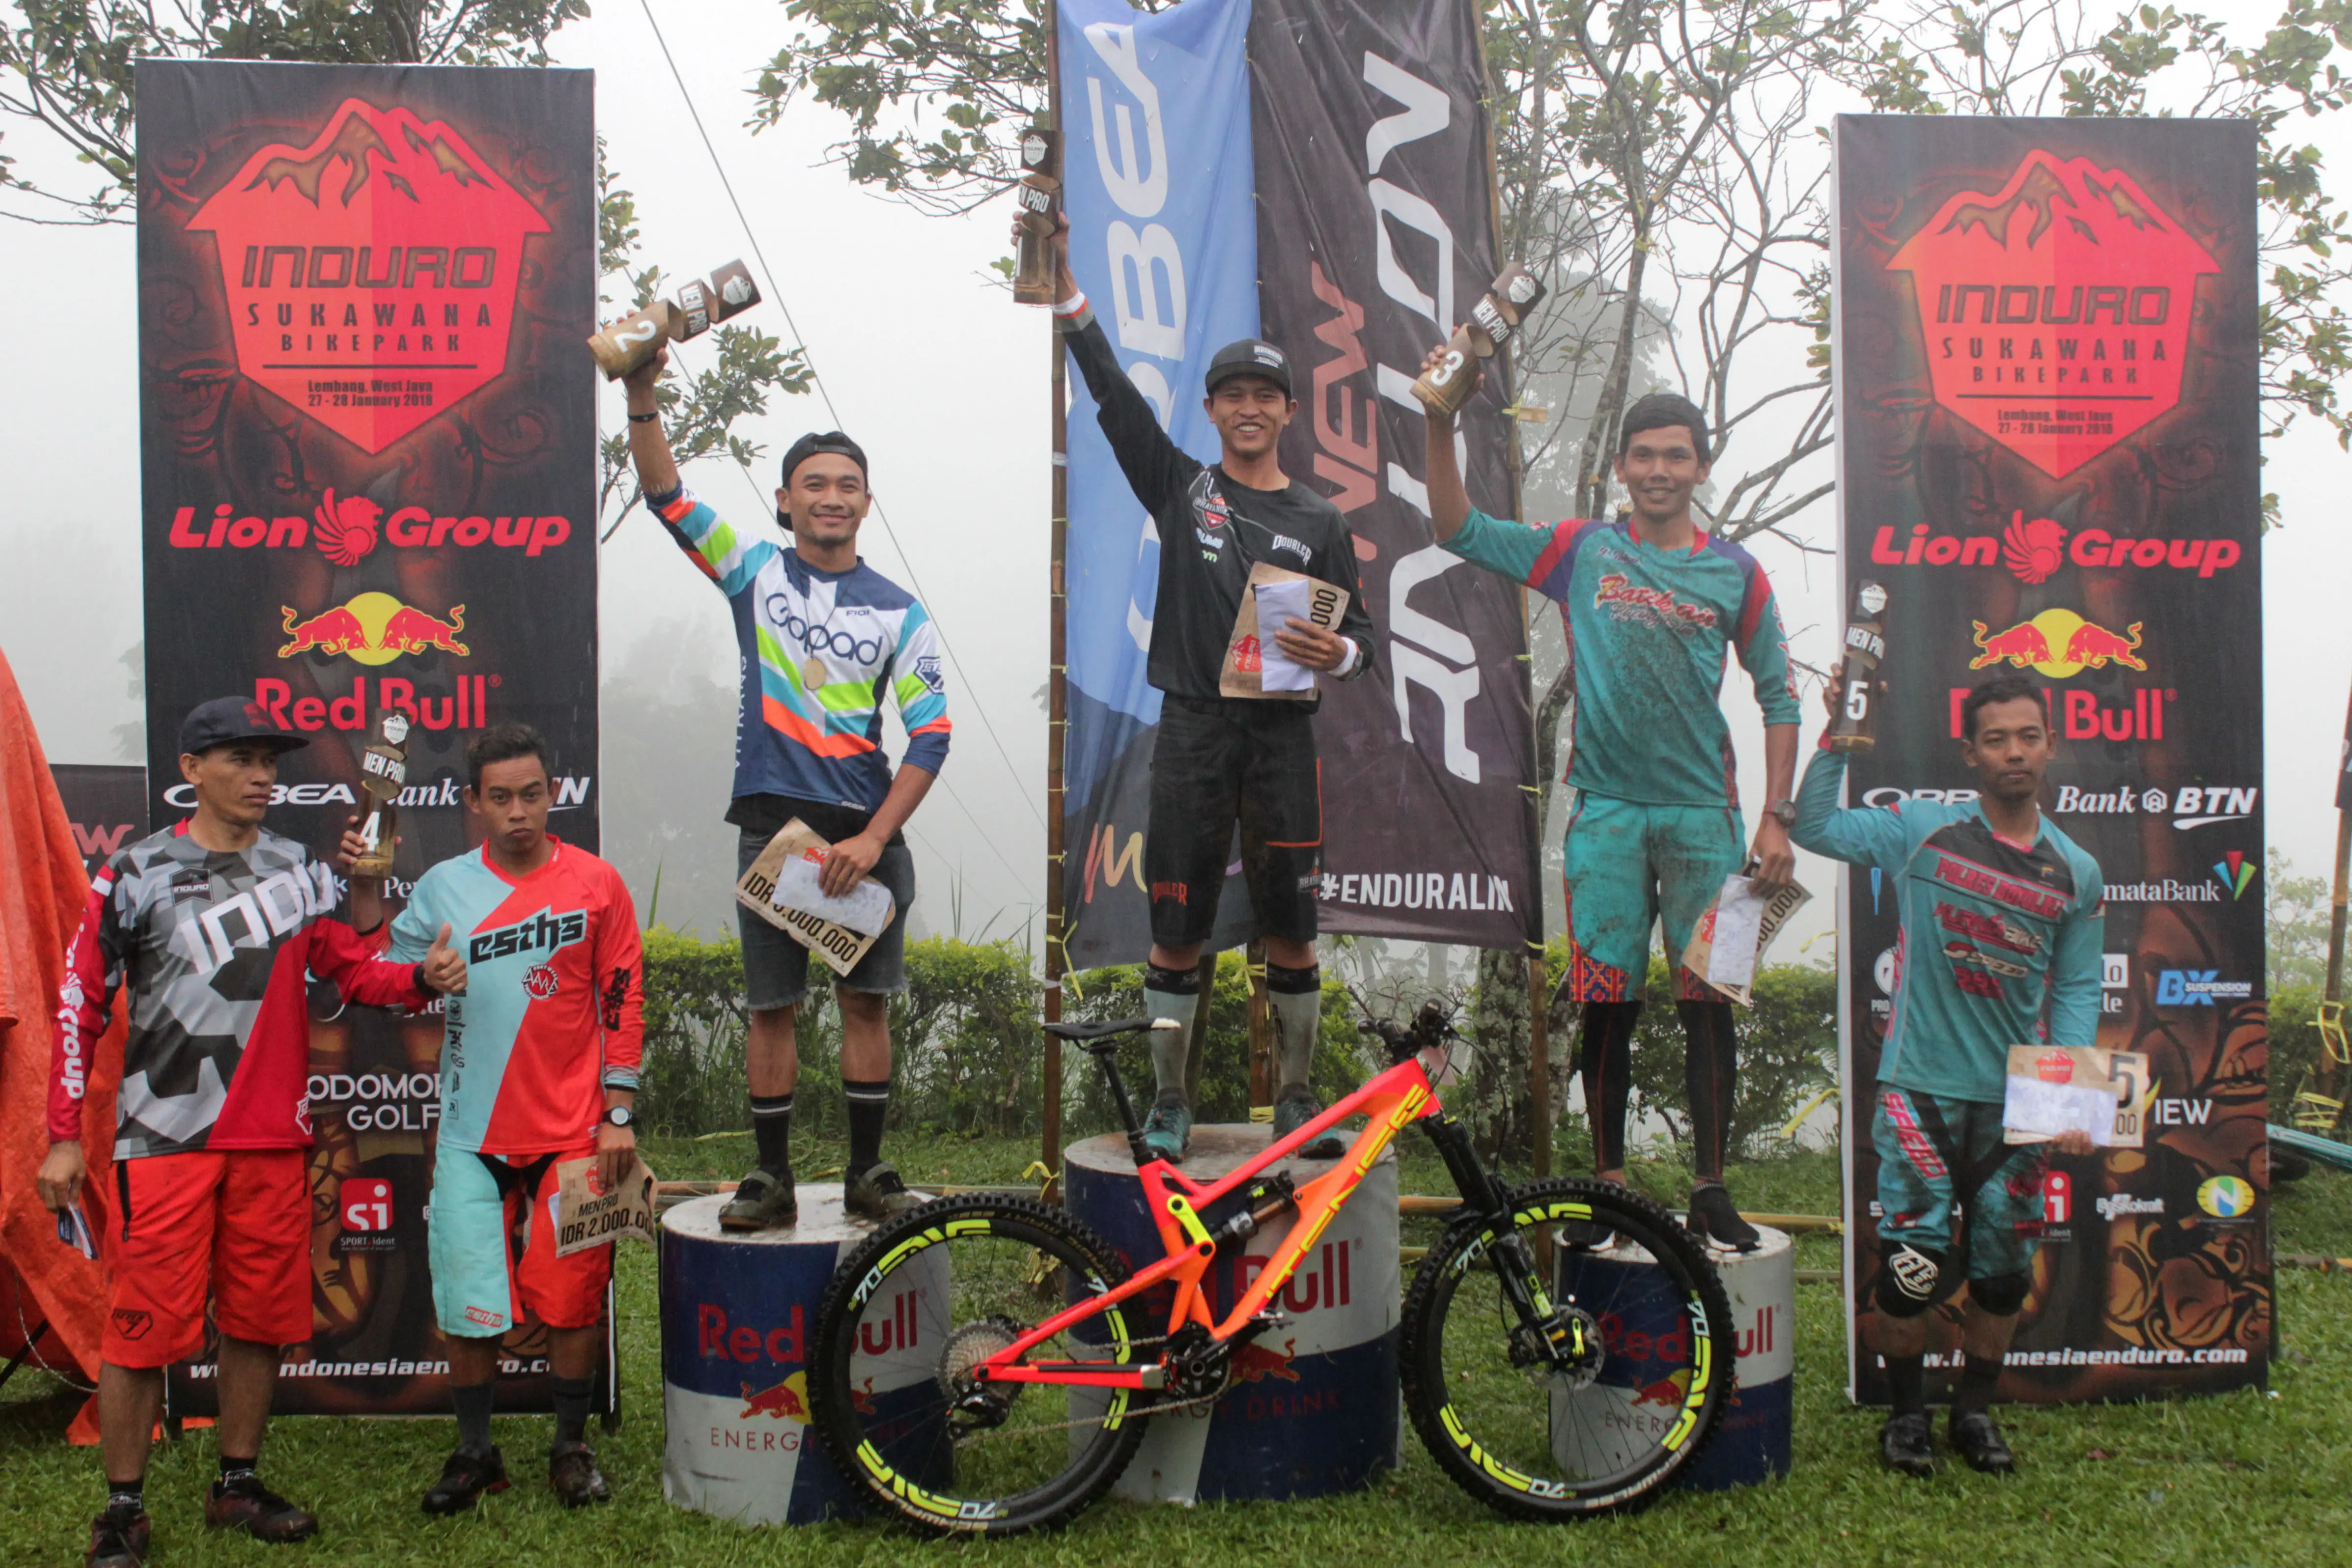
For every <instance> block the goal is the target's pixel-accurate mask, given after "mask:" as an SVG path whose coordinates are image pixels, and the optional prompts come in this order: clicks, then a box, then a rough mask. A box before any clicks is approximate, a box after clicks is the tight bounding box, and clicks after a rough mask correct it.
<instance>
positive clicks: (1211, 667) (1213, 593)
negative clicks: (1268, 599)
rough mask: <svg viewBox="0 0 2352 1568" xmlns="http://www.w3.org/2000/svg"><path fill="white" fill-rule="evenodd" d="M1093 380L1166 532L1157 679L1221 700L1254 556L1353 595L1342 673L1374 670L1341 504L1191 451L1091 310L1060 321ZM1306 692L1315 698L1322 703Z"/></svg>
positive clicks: (1116, 441)
mask: <svg viewBox="0 0 2352 1568" xmlns="http://www.w3.org/2000/svg"><path fill="white" fill-rule="evenodd" d="M1058 324H1059V325H1060V327H1061V328H1062V330H1063V331H1064V332H1065V333H1066V334H1067V336H1068V338H1069V342H1070V357H1071V358H1072V359H1074V360H1076V362H1077V365H1078V372H1079V374H1082V375H1084V376H1085V377H1086V378H1087V391H1088V392H1089V393H1091V394H1093V395H1094V400H1095V404H1096V406H1097V409H1098V410H1099V413H1098V415H1097V421H1098V423H1099V424H1100V425H1101V426H1102V431H1103V434H1104V435H1105V436H1106V437H1109V440H1110V447H1111V451H1112V452H1113V453H1115V454H1116V455H1117V456H1118V466H1119V468H1120V469H1121V470H1122V471H1124V472H1125V473H1126V475H1127V482H1128V485H1129V488H1131V489H1133V490H1134V491H1135V497H1136V499H1137V500H1139V501H1141V502H1142V503H1143V505H1144V507H1145V508H1146V509H1147V510H1150V513H1151V519H1152V522H1153V523H1154V525H1155V526H1157V527H1158V529H1159V530H1160V589H1159V595H1158V598H1157V600H1156V602H1155V604H1154V605H1153V609H1152V617H1151V657H1150V663H1149V665H1148V667H1147V668H1148V673H1149V675H1150V681H1151V684H1152V685H1154V686H1156V687H1158V688H1159V689H1160V690H1161V691H1164V692H1166V693H1168V694H1169V695H1170V696H1171V697H1190V698H1196V699H1201V700H1210V701H1214V700H1217V699H1218V696H1219V693H1218V690H1217V674H1218V671H1219V669H1220V668H1222V667H1223V663H1224V657H1225V644H1226V641H1227V640H1228V639H1229V638H1230V637H1232V636H1233V629H1234V616H1238V615H1239V614H1240V613H1241V604H1242V593H1243V591H1244V589H1245V588H1246V587H1247V586H1248V584H1249V574H1250V565H1251V563H1253V562H1256V561H1264V562H1265V563H1267V564H1268V565H1272V566H1284V567H1287V568H1289V569H1290V570H1291V571H1294V572H1304V573H1306V574H1307V575H1308V576H1310V577H1319V578H1321V579H1322V580H1323V581H1324V582H1326V583H1328V584H1332V585H1333V586H1334V587H1339V588H1344V589H1346V590H1347V592H1348V609H1347V613H1346V614H1345V615H1343V616H1341V617H1340V621H1339V634H1340V635H1341V636H1342V637H1349V638H1350V639H1352V640H1353V641H1354V643H1355V645H1356V647H1357V650H1358V654H1357V658H1356V662H1355V666H1354V668H1352V669H1350V670H1349V673H1348V675H1347V677H1346V678H1345V679H1351V680H1352V679H1355V678H1356V677H1358V676H1360V675H1361V674H1363V673H1364V671H1366V670H1368V669H1370V668H1371V667H1372V658H1373V654H1374V651H1375V637H1376V634H1375V633H1374V632H1373V629H1372V618H1371V616H1370V615H1369V614H1367V613H1366V612H1365V609H1364V594H1363V588H1362V585H1361V584H1360V583H1359V582H1358V580H1357V577H1356V551H1355V542H1354V541H1353V540H1352V539H1351V538H1350V537H1349V533H1348V524H1347V521H1346V519H1345V518H1344V517H1343V516H1342V515H1341V514H1340V511H1339V508H1338V507H1336V506H1333V505H1332V504H1331V503H1330V501H1329V500H1327V499H1325V498H1324V497H1322V496H1320V495H1318V494H1317V493H1316V492H1315V491H1313V490H1311V489H1307V487H1306V486H1305V485H1302V484H1300V483H1298V482H1297V480H1293V481H1292V482H1291V483H1290V484H1288V485H1287V486H1286V487H1284V488H1283V489H1278V490H1261V489H1251V488H1250V487H1248V486H1247V485H1243V484H1238V483H1236V482H1234V479H1232V478H1231V477H1230V476H1228V475H1227V474H1225V473H1224V471H1223V470H1222V469H1220V468H1213V467H1209V466H1207V465H1204V464H1202V463H1201V462H1200V461H1198V460H1197V459H1195V458H1192V457H1190V456H1189V455H1187V454H1186V453H1185V452H1184V450H1183V449H1182V448H1181V447H1178V446H1177V445H1176V443H1175V442H1173V441H1171V440H1170V439H1169V438H1168V433H1167V432H1166V431H1165V430H1163V429H1161V428H1160V420H1159V417H1158V416H1156V415H1154V414H1153V413H1152V411H1151V405H1150V403H1148V402H1146V401H1145V400H1144V397H1143V395H1142V394H1141V393H1139V392H1138V391H1137V390H1136V389H1135V384H1134V383H1133V382H1131V381H1129V380H1128V378H1127V373H1126V372H1125V371H1123V370H1121V369H1120V368H1119V364H1118V357H1117V355H1115V354H1114V353H1112V351H1111V346H1110V340H1109V339H1108V338H1107V337H1105V336H1104V335H1103V330H1102V327H1101V325H1100V324H1099V323H1098V322H1097V321H1096V320H1095V317H1094V311H1093V310H1091V309H1086V310H1080V311H1079V312H1078V313H1077V314H1076V316H1073V317H1070V318H1067V319H1066V320H1063V321H1060V322H1059V323H1058ZM1299 700H1300V701H1301V702H1303V703H1304V704H1305V705H1306V706H1307V707H1310V708H1311V707H1313V706H1315V705H1316V704H1318V703H1319V702H1320V701H1321V700H1322V698H1321V693H1320V691H1319V690H1318V692H1317V694H1316V695H1315V696H1314V697H1311V698H1302V699H1299Z"/></svg>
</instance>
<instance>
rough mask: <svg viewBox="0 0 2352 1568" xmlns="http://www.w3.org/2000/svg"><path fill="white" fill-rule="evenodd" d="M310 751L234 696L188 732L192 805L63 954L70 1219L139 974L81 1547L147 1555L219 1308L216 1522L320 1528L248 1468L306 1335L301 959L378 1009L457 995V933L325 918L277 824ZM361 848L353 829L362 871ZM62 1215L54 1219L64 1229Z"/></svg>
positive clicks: (101, 897) (300, 858)
mask: <svg viewBox="0 0 2352 1568" xmlns="http://www.w3.org/2000/svg"><path fill="white" fill-rule="evenodd" d="M307 744H309V742H306V741H304V740H303V739H302V738H301V737H300V736H299V735H289V734H288V733H286V732H285V731H282V730H279V729H278V728H277V727H276V726H274V725H273V724H271V722H270V721H269V716H268V712H267V711H266V710H264V709H263V708H262V707H261V706H260V705H259V704H258V703H254V702H248V701H247V700H245V699H243V698H238V697H223V698H218V699H216V700H213V701H210V702H206V703H204V704H202V705H201V706H199V707H198V708H197V709H196V710H194V711H193V712H191V713H190V714H189V715H188V717H187V719H186V721H185V722H184V723H183V724H182V725H181V727H180V776H181V777H182V778H184V779H185V780H186V781H187V782H188V784H190V785H191V786H192V787H193V789H194V793H195V797H196V811H195V815H194V816H193V817H191V818H189V819H188V820H187V821H185V822H184V823H181V824H179V825H177V826H173V827H167V828H164V829H163V831H161V832H159V833H154V834H151V835H150V836H149V837H145V838H142V839H141V840H140V841H139V842H138V843H136V844H133V845H131V846H129V847H125V848H122V849H120V850H117V851H116V852H115V853H114V854H113V855H112V856H111V857H110V858H109V859H108V860H107V863H106V865H105V866H104V867H103V868H101V869H100V871H99V874H98V875H97V877H96V878H94V879H92V880H91V882H90V889H89V904H88V906H87V909H86V910H85V912H84V915H83V918H82V925H81V930H80V931H79V933H78V934H77V935H76V936H75V937H74V940H73V945H72V946H71V947H70V948H69V949H68V951H67V970H66V979H65V984H64V986H63V988H62V992H63V994H61V995H60V997H59V998H58V1038H57V1045H56V1047H55V1048H54V1050H53V1052H52V1056H51V1064H52V1070H51V1073H50V1080H49V1116H48V1122H49V1152H48V1157H47V1159H46V1160H44V1161H43V1162H42V1163H41V1168H40V1171H39V1173H38V1174H37V1177H36V1184H37V1188H38V1190H39V1192H40V1195H41V1201H42V1202H43V1203H44V1204H45V1205H47V1206H48V1208H49V1209H50V1210H52V1211H53V1212H55V1213H57V1214H58V1215H61V1216H62V1215H66V1214H67V1212H68V1210H69V1209H75V1208H77V1205H78V1203H79V1198H80V1195H81V1190H82V1183H83V1177H84V1174H85V1165H84V1161H83V1157H82V1150H81V1138H82V1104H81V1102H82V1097H83V1093H84V1091H85V1089H87V1087H88V1085H89V1080H90V1078H91V1074H92V1067H93V1064H92V1061H91V1057H92V1054H93V1053H94V1052H95V1051H96V1049H97V1047H98V1044H99V1040H100V1037H101V1036H102V1035H104V1033H105V1032H106V1019H107V1014H108V1013H109V1011H110V1009H111V1006H112V1004H113V1000H114V993H115V991H116V990H117V989H118V988H119V987H121V986H122V985H125V984H127V985H129V987H130V989H131V1002H130V1007H129V1015H130V1016H129V1028H128V1031H127V1033H126V1035H125V1037H124V1040H123V1046H122V1077H121V1089H119V1090H118V1092H117V1095H116V1099H115V1138H114V1174H115V1196H114V1205H113V1206H114V1207H115V1208H116V1209H117V1210H119V1212H118V1213H115V1214H111V1215H106V1216H104V1219H103V1222H102V1224H101V1225H100V1237H99V1238H98V1239H99V1241H100V1245H101V1246H102V1247H103V1248H104V1253H103V1258H104V1263H105V1273H106V1292H107V1321H106V1333H105V1337H104V1342H103V1343H102V1345H101V1346H100V1368H99V1378H98V1423H99V1438H100V1447H101V1453H102V1456H103V1458H104V1460H105V1464H106V1482H107V1500H106V1510H105V1511H104V1512H103V1513H101V1514H100V1515H99V1516H98V1519H97V1521H95V1522H94V1523H93V1524H92V1525H91V1527H90V1536H89V1552H88V1557H87V1561H88V1562H89V1563H91V1564H93V1565H96V1568H125V1565H129V1568H135V1565H136V1564H137V1563H140V1562H142V1560H144V1559H145V1557H146V1555H147V1544H148V1533H149V1529H148V1522H147V1511H146V1506H145V1502H144V1489H145V1481H146V1472H147V1446H148V1438H149V1434H150V1433H151V1432H152V1430H153V1428H154V1425H155V1421H156V1419H157V1417H158V1416H160V1415H162V1413H163V1368H164V1367H166V1366H168V1365H169V1364H171V1363H173V1362H175V1361H181V1360H184V1359H186V1358H188V1357H191V1356H194V1355H195V1354H196V1353H198V1352H200V1351H201V1350H202V1348H203V1346H204V1342H205V1298H206V1296H207V1295H209V1296H210V1297H211V1299H212V1306H213V1320H214V1322H215V1324H216V1325H217V1327H218V1328H219V1331H220V1352H219V1355H220V1361H219V1366H220V1375H219V1381H218V1384H217V1387H218V1389H219V1392H220V1426H219V1435H220V1477H219V1479H217V1480H215V1482H214V1483H213V1486H212V1490H211V1492H210V1493H209V1494H208V1495H207V1496H206V1498H205V1522H206V1523H207V1524H210V1525H213V1526H215V1528H224V1527H225V1528H232V1529H238V1530H243V1531H247V1533H249V1534H251V1535H253V1536H255V1537H257V1539H260V1540H263V1541H281V1542H282V1541H300V1540H303V1539H305V1538H306V1537H308V1536H310V1535H311V1534H313V1533H315V1532H316V1531H317V1530H318V1528H319V1521H318V1520H317V1519H316V1518H314V1517H313V1516H312V1515H310V1513H308V1512H307V1511H305V1510H302V1509H299V1508H297V1507H295V1506H294V1505H293V1504H292V1503H290V1502H289V1501H287V1500H285V1499H284V1498H282V1497H279V1496H278V1494H277V1493H276V1492H273V1491H271V1490H270V1489H268V1488H267V1487H265V1486H263V1485H262V1484H261V1480H260V1478H259V1476H258V1475H257V1472H256V1468H255V1467H256V1465H257V1462H258V1457H259V1454H260V1451H261V1437H262V1432H263V1429H264V1427H265V1426H267V1425H268V1419H269V1404H270V1398H271V1395H272V1394H273V1393H274V1392H275V1390H276V1388H277V1384H278V1356H279V1353H280V1351H281V1348H282V1347H283V1346H286V1345H289V1344H294V1343H299V1342H302V1341H304V1340H307V1339H309V1338H310V1187H309V1182H308V1166H309V1160H308V1157H307V1155H306V1153H305V1151H306V1150H307V1149H308V1148H309V1147H310V1093H309V1082H310V1009H309V1005H308V1001H307V992H306V987H305V979H304V976H305V973H306V972H307V973H313V974H318V975H320V976H323V977H325V978H327V979H330V980H332V981H333V982H334V983H335V984H337V985H338V986H339V987H341V990H342V993H343V994H344V996H345V997H347V998H348V999H350V1000H352V1001H354V1002H362V1003H366V1004H367V1005H371V1006H378V1007H388V1006H403V1005H424V1004H425V1002H427V1001H429V1000H430V999H431V998H432V997H433V996H434V995H435V994H439V993H445V992H450V991H458V990H463V989H464V987H465V972H466V966H465V963H464V961H463V960H462V959H460V958H459V957H458V956H457V954H456V953H454V952H451V951H450V949H449V928H448V927H447V926H446V925H445V926H443V927H442V928H441V931H440V935H439V936H438V937H437V938H436V940H435V941H434V942H433V944H432V947H431V949H430V950H429V951H428V952H427V953H426V954H425V962H424V963H390V962H387V961H385V960H383V959H382V958H381V957H380V956H379V952H378V946H377V944H372V943H370V942H367V941H365V940H364V939H363V938H362V936H361V935H360V933H358V932H355V931H352V928H351V927H350V926H348V925H346V924H344V923H343V922H342V921H339V920H336V919H333V918H331V914H330V911H331V910H333V909H334V907H335V904H336V900H337V899H338V897H339V896H340V895H339V889H337V887H336V885H335V877H334V874H333V872H332V871H331V869H330V868H328V867H327V866H326V865H324V864H322V863H321V862H320V861H319V860H317V859H315V858H312V857H311V855H310V851H309V850H308V849H306V848H305V847H303V846H301V845H299V844H296V843H294V842H293V841H292V840H290V839H286V838H281V837H278V835H276V834H274V833H271V832H268V830H267V829H265V828H264V827H263V826H261V818H262V814H263V813H264V812H265V811H266V810H267V809H268V805H269V797H270V795H271V793H272V790H273V788H274V786H275V785H276V784H277V782H278V756H279V755H280V753H282V752H289V751H293V750H295V749H297V748H299V747H301V746H304V745H307ZM365 848H366V845H365V844H364V843H363V842H362V840H361V838H360V837H359V836H358V835H357V834H356V833H352V832H346V833H345V834H344V835H343V840H342V847H341V854H340V855H339V856H338V857H337V860H336V863H337V864H338V865H340V866H341V867H342V868H344V869H345V870H346V871H348V870H349V869H350V868H351V865H352V860H353V859H355V858H357V857H358V855H359V854H360V853H361V852H362V850H364V849H365ZM62 1233H63V1232H62V1227H61V1234H62Z"/></svg>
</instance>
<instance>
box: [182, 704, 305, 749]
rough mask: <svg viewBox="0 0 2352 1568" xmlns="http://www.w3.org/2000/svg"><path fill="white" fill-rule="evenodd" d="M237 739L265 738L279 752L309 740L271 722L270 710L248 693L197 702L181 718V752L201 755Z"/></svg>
mask: <svg viewBox="0 0 2352 1568" xmlns="http://www.w3.org/2000/svg"><path fill="white" fill-rule="evenodd" d="M239 741H267V742H269V743H270V744H271V745H273V746H275V747H277V748H278V750H279V751H281V752H299V751H300V750H301V749H302V748H303V747H305V746H307V745H309V744H310V741H309V740H307V739H306V738H304V737H303V736H300V735H295V734H289V732H288V731H284V730H281V729H279V728H278V726H277V725H276V724H274V723H272V722H271V721H270V718H269V710H268V709H267V708H264V707H263V706H262V705H261V704H260V703H258V702H256V701H255V700H253V699H251V698H249V697H215V698H214V699H213V700H211V701H209V702H199V703H197V704H196V705H195V706H194V708H191V709H189V710H188V716H187V717H186V718H184V719H183V720H181V721H180V752H181V754H182V755H187V754H190V753H194V754H195V755H198V756H201V755H203V754H204V753H205V752H209V751H211V750H212V749H213V748H214V747H215V746H233V745H235V744H236V742H239Z"/></svg>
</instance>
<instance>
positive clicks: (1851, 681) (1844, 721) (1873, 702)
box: [1830, 583, 1886, 752]
mask: <svg viewBox="0 0 2352 1568" xmlns="http://www.w3.org/2000/svg"><path fill="white" fill-rule="evenodd" d="M1885 615H1886V590H1885V589H1884V588H1882V587H1880V586H1879V585H1878V584H1875V583H1864V584H1860V585H1858V586H1857V587H1856V588H1855V589H1854V591H1853V615H1852V616H1848V617H1847V618H1846V623H1845V686H1844V689H1843V692H1842V693H1841V694H1840V696H1839V698H1838V710H1837V716H1836V717H1835V718H1833V719H1832V720H1831V721H1830V750H1831V751H1832V752H1867V751H1869V750H1870V749H1871V748H1872V747H1873V746H1875V745H1876V744H1877V743H1878V697H1879V693H1880V692H1882V691H1883V690H1885V682H1884V681H1882V680H1880V679H1878V667H1879V666H1880V665H1881V664H1882V663H1884V662H1885V658H1886V623H1885Z"/></svg>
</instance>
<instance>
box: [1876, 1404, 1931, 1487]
mask: <svg viewBox="0 0 2352 1568" xmlns="http://www.w3.org/2000/svg"><path fill="white" fill-rule="evenodd" d="M1878 1457H1879V1458H1882V1459H1884V1460H1885V1461H1886V1468H1888V1469H1890V1470H1896V1471H1900V1472H1901V1473H1902V1474H1904V1475H1906V1476H1917V1477H1919V1478H1920V1479H1923V1480H1924V1479H1927V1478H1928V1477H1930V1476H1932V1475H1934V1474H1935V1473H1936V1432H1935V1427H1934V1426H1932V1425H1931V1424H1930V1423H1929V1422H1928V1420H1927V1412H1926V1411H1924V1410H1906V1411H1902V1412H1899V1413H1897V1414H1895V1415H1890V1416H1888V1417H1887V1418H1886V1425H1885V1426H1881V1427H1880V1428H1879V1429H1878Z"/></svg>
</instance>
